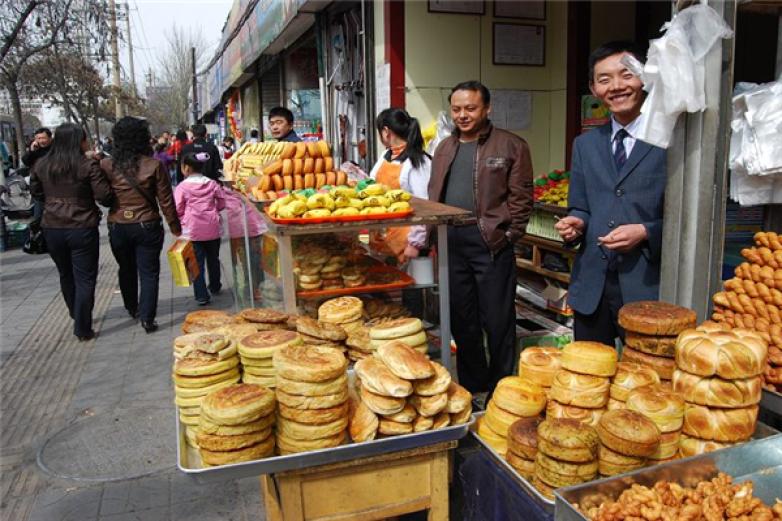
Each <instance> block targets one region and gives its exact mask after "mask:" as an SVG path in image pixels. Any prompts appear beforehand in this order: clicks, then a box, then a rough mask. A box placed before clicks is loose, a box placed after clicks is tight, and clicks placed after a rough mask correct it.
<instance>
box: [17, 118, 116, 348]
mask: <svg viewBox="0 0 782 521" xmlns="http://www.w3.org/2000/svg"><path fill="white" fill-rule="evenodd" d="M50 148H51V150H50V151H49V153H48V154H47V155H46V156H44V157H42V158H40V160H38V161H37V162H36V164H35V167H34V168H33V169H32V173H31V175H30V191H31V192H32V194H33V197H35V198H36V199H37V200H39V201H41V202H42V203H43V207H44V208H43V217H42V220H41V227H42V228H43V234H44V237H45V239H46V245H47V249H48V250H49V255H51V257H52V260H54V263H55V264H56V265H57V271H58V272H59V274H60V289H61V290H62V296H63V299H64V300H65V304H66V305H67V306H68V312H69V313H70V315H71V318H72V319H73V334H74V335H76V336H77V337H78V338H79V340H81V341H85V340H90V339H92V338H94V337H95V331H94V330H93V329H92V310H93V307H94V304H95V283H96V280H97V278H98V255H99V241H98V223H99V222H100V218H101V212H100V210H99V209H98V207H97V205H96V204H95V201H96V200H97V201H98V202H100V203H101V204H102V205H104V206H109V205H111V203H112V200H113V194H112V191H111V186H110V185H109V182H108V180H107V179H106V176H105V175H104V174H103V172H101V170H100V167H99V166H98V162H97V161H94V160H91V159H87V157H85V152H87V150H89V143H88V142H87V134H86V133H85V132H84V130H82V129H81V127H79V126H78V125H74V124H73V123H64V124H62V125H60V126H59V127H57V129H56V131H55V135H54V140H53V141H52V144H51V147H50Z"/></svg>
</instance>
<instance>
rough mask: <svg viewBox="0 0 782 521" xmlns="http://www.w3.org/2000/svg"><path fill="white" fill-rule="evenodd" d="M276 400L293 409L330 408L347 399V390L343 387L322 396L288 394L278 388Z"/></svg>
mask: <svg viewBox="0 0 782 521" xmlns="http://www.w3.org/2000/svg"><path fill="white" fill-rule="evenodd" d="M276 395H277V401H278V402H280V403H281V404H283V405H287V406H288V407H293V408H294V409H330V408H331V407H336V406H338V405H341V404H343V403H345V402H346V401H347V400H348V390H347V388H343V389H342V390H341V391H339V392H336V393H334V394H327V395H323V396H302V395H297V394H288V393H286V392H285V391H282V390H280V389H277V390H276Z"/></svg>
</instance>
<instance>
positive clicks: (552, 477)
mask: <svg viewBox="0 0 782 521" xmlns="http://www.w3.org/2000/svg"><path fill="white" fill-rule="evenodd" d="M542 455H543V453H541V452H538V455H537V456H536V457H535V477H537V478H538V479H540V480H541V481H543V482H544V483H546V484H548V485H550V486H551V487H553V488H560V487H570V486H573V485H578V484H579V483H584V482H585V481H591V480H592V479H594V478H595V477H596V476H590V477H588V478H583V477H581V476H571V475H567V474H560V473H559V472H555V471H553V470H550V469H548V468H546V467H543V466H542V465H540V464H539V463H538V458H540V457H541V456H542ZM595 466H597V465H595ZM595 474H597V472H595Z"/></svg>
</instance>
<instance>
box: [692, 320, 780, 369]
mask: <svg viewBox="0 0 782 521" xmlns="http://www.w3.org/2000/svg"><path fill="white" fill-rule="evenodd" d="M767 353H768V345H767V344H766V341H765V340H763V338H761V337H760V335H758V334H756V333H754V332H751V331H748V330H744V329H734V330H733V331H722V332H717V333H706V332H703V331H698V330H695V329H690V330H687V331H684V332H683V333H682V334H681V335H679V339H678V341H677V344H676V365H677V366H678V367H679V369H681V370H682V371H686V372H688V373H690V374H696V375H700V376H719V377H720V378H725V379H727V380H733V379H736V378H751V377H754V376H758V375H760V374H762V373H763V370H764V369H765V365H766V356H767Z"/></svg>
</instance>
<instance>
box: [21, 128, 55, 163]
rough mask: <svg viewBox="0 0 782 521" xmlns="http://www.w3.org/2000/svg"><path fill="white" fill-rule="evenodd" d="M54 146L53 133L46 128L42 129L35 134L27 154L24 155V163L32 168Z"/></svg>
mask: <svg viewBox="0 0 782 521" xmlns="http://www.w3.org/2000/svg"><path fill="white" fill-rule="evenodd" d="M51 145H52V131H51V130H49V129H48V128H46V127H41V128H39V129H38V130H36V131H35V134H33V141H32V142H31V143H30V147H29V148H28V149H27V152H26V153H25V154H24V155H22V163H24V164H25V165H27V166H28V167H30V168H32V167H34V166H35V163H36V162H37V161H38V160H39V159H41V158H42V157H44V156H45V155H46V154H48V153H49V148H50V147H51Z"/></svg>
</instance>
